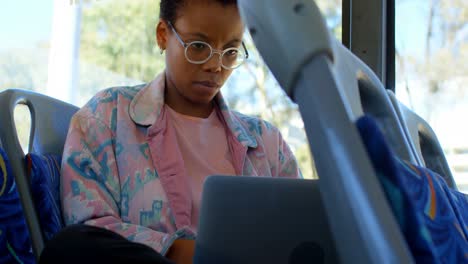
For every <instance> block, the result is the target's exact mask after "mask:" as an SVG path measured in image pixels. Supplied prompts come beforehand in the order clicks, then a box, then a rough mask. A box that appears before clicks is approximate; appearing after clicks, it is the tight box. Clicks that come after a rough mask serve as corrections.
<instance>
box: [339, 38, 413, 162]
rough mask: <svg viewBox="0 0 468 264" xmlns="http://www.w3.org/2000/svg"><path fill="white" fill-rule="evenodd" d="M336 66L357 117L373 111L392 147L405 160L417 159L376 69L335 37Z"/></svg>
mask: <svg viewBox="0 0 468 264" xmlns="http://www.w3.org/2000/svg"><path fill="white" fill-rule="evenodd" d="M333 53H334V59H335V61H334V67H333V71H334V72H335V74H336V76H337V77H338V78H337V81H338V82H339V83H340V85H338V88H339V89H341V90H342V91H341V93H342V94H343V95H344V96H345V98H344V100H345V103H346V104H348V105H349V108H350V110H351V112H352V113H351V114H352V116H353V119H354V120H357V119H358V118H359V117H361V116H363V115H370V116H372V117H373V118H374V120H375V121H376V122H377V124H378V125H379V127H380V128H381V130H382V131H383V133H384V134H385V138H386V139H387V141H388V142H389V143H390V146H391V147H392V150H393V151H394V152H395V154H396V155H397V156H398V157H399V158H400V159H402V160H406V161H409V162H412V163H415V162H417V159H416V156H415V155H414V153H413V151H412V149H411V144H410V142H408V140H407V138H406V136H405V132H404V127H403V126H402V124H401V122H400V120H399V118H398V115H397V113H396V111H395V109H394V107H393V105H392V102H391V101H390V100H389V98H388V96H387V92H386V89H385V87H384V86H383V85H382V83H381V82H380V80H379V79H378V77H377V76H376V75H375V73H374V72H373V71H372V70H371V69H370V68H369V67H368V66H367V65H366V64H365V63H364V62H362V61H361V60H360V59H359V58H358V57H356V56H355V55H354V54H353V53H352V52H351V51H349V50H348V49H347V48H346V47H345V46H343V45H342V44H341V42H339V41H337V40H336V39H335V40H334V41H333Z"/></svg>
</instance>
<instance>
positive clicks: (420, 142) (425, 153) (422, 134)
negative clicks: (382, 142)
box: [387, 91, 457, 189]
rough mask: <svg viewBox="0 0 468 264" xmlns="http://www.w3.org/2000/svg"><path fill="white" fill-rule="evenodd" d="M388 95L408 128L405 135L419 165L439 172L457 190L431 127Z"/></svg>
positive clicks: (392, 96)
mask: <svg viewBox="0 0 468 264" xmlns="http://www.w3.org/2000/svg"><path fill="white" fill-rule="evenodd" d="M387 93H388V97H389V98H390V100H391V102H392V104H393V106H394V108H395V109H396V112H397V114H398V117H399V119H400V121H401V123H402V124H404V126H405V128H406V129H405V134H406V137H407V138H408V141H409V142H410V144H411V147H412V149H413V152H414V154H415V156H416V157H417V161H418V162H417V164H418V165H420V166H424V167H426V168H428V169H430V170H432V171H435V172H437V173H438V174H439V175H441V176H442V177H444V179H445V181H446V182H447V185H448V186H449V187H450V188H453V189H457V186H456V183H455V180H454V179H453V175H452V172H451V170H450V167H449V165H448V162H447V159H446V158H445V154H444V151H443V150H442V147H441V146H440V143H439V140H438V139H437V136H436V134H435V133H434V131H433V130H432V128H431V126H430V125H429V124H428V123H427V122H426V121H425V120H424V119H423V118H422V117H420V116H419V115H417V114H416V113H415V112H413V111H412V110H411V109H409V108H408V107H407V106H405V105H404V104H402V103H401V102H399V101H398V99H397V98H396V97H395V94H394V93H393V92H392V91H388V92H387Z"/></svg>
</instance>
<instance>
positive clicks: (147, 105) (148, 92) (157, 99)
mask: <svg viewBox="0 0 468 264" xmlns="http://www.w3.org/2000/svg"><path fill="white" fill-rule="evenodd" d="M164 90H165V73H164V72H162V73H161V74H159V75H158V76H157V77H156V78H155V79H154V80H153V81H151V82H150V83H148V84H146V85H145V86H144V87H143V88H142V89H141V90H140V91H139V92H138V93H137V94H136V95H135V97H134V98H133V100H132V101H131V103H130V106H129V114H130V117H131V119H132V120H133V122H135V123H136V124H138V125H141V126H152V125H157V121H158V118H159V116H160V114H161V110H162V108H163V106H164ZM215 101H216V103H217V105H218V109H219V111H220V113H221V115H222V117H223V118H224V121H225V122H226V125H227V127H228V129H229V130H230V131H231V133H232V135H233V136H234V137H235V138H236V139H237V141H239V143H241V144H242V145H244V146H246V147H250V148H256V147H257V139H256V136H255V134H253V133H252V132H251V131H250V130H249V128H248V127H246V126H245V125H244V124H243V122H242V121H241V118H240V117H239V116H238V115H236V114H235V113H234V112H232V111H231V110H230V109H229V107H228V106H227V104H226V102H225V100H224V98H223V96H222V95H221V92H219V93H218V94H217V95H216V97H215Z"/></svg>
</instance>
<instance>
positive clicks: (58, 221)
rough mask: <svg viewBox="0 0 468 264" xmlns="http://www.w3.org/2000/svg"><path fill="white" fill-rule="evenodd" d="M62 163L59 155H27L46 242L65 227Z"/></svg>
mask: <svg viewBox="0 0 468 264" xmlns="http://www.w3.org/2000/svg"><path fill="white" fill-rule="evenodd" d="M60 162H61V157H60V156H58V155H37V154H32V153H30V154H27V155H26V164H27V168H28V175H29V176H30V179H29V180H30V182H31V192H32V196H33V199H34V204H35V206H36V210H37V212H38V214H39V221H40V225H41V228H42V233H43V235H44V239H45V241H48V240H50V239H51V238H52V236H53V235H54V234H55V233H57V232H58V231H59V230H60V229H62V227H63V226H64V225H63V220H62V213H61V209H60Z"/></svg>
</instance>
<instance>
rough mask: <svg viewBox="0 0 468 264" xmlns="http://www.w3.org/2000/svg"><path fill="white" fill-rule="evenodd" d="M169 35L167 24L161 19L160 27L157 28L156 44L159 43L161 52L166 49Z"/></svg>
mask: <svg viewBox="0 0 468 264" xmlns="http://www.w3.org/2000/svg"><path fill="white" fill-rule="evenodd" d="M167 33H168V27H167V23H166V22H165V21H164V20H162V19H160V20H159V22H158V25H157V26H156V42H157V43H158V46H159V48H160V49H161V51H163V50H165V49H166V45H167Z"/></svg>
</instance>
